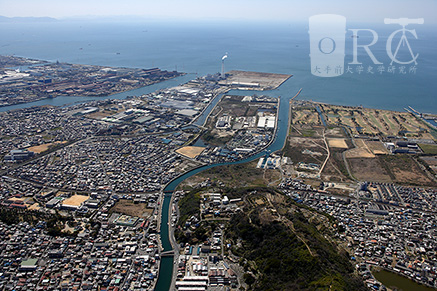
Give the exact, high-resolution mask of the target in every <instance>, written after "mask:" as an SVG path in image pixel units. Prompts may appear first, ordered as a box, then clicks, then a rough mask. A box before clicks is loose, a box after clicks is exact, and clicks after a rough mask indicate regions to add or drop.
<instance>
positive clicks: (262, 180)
mask: <svg viewBox="0 0 437 291" xmlns="http://www.w3.org/2000/svg"><path fill="white" fill-rule="evenodd" d="M257 163H258V160H256V161H253V162H250V163H245V164H238V165H227V166H220V167H214V168H211V169H209V170H206V171H204V172H202V173H199V174H197V175H194V176H192V177H190V178H188V179H187V180H185V181H184V182H183V183H182V184H181V186H180V187H182V188H186V187H193V186H195V185H197V184H198V183H200V182H202V181H204V180H206V179H211V180H212V181H221V182H223V183H225V184H226V185H227V186H229V187H247V186H266V185H268V184H269V183H271V182H275V181H277V180H278V179H279V178H280V177H281V174H280V173H279V170H264V169H257V168H256V165H257Z"/></svg>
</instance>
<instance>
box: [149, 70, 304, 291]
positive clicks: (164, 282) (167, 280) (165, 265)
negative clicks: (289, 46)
mask: <svg viewBox="0 0 437 291" xmlns="http://www.w3.org/2000/svg"><path fill="white" fill-rule="evenodd" d="M285 84H287V85H290V79H289V80H288V81H287V82H285V83H284V84H283V85H281V87H280V89H282V90H273V91H261V92H260V91H239V90H232V91H230V92H229V94H234V95H252V94H265V95H269V96H275V95H276V96H281V95H280V94H283V95H282V96H281V97H280V104H279V108H278V117H277V118H278V122H277V128H276V136H275V137H274V140H273V142H272V143H271V144H270V145H269V146H268V147H267V148H266V149H265V150H263V151H261V152H259V153H257V154H255V155H253V156H250V157H249V158H246V159H243V160H240V161H236V162H232V163H221V164H213V165H207V166H203V167H199V168H196V169H193V170H191V171H189V172H187V173H185V174H183V175H181V176H179V177H178V178H176V179H174V180H173V181H171V182H170V183H169V184H167V186H166V187H165V188H164V193H165V196H164V200H163V204H162V211H161V226H160V236H161V244H162V246H163V251H170V250H172V246H171V243H170V237H169V234H170V233H169V225H168V221H169V220H168V216H169V211H168V210H169V207H170V203H171V193H173V191H174V190H175V189H176V187H177V186H178V185H179V184H180V183H181V182H183V181H184V180H185V179H187V178H189V177H191V176H193V175H196V174H198V173H200V172H202V171H205V170H207V169H210V168H213V167H217V166H224V165H231V164H241V163H247V162H250V161H253V160H255V159H258V158H260V157H262V156H265V155H267V154H270V153H273V152H275V151H278V150H281V149H282V148H283V146H284V143H285V139H286V137H287V133H288V116H289V109H290V100H291V98H292V97H293V96H294V95H295V94H296V92H297V89H296V88H295V89H296V90H295V91H294V92H292V91H289V90H290V87H289V86H284V85H285ZM284 89H285V90H284ZM286 91H288V92H286ZM216 99H218V98H216ZM214 101H216V100H214ZM217 102H218V100H217V101H216V102H211V103H210V104H209V105H208V108H207V109H206V110H205V111H204V112H203V113H202V115H204V116H200V117H199V119H202V120H203V119H204V118H206V116H208V114H209V113H210V112H211V110H212V109H213V108H214V107H215V105H216V103H217ZM169 258H171V259H169ZM159 270H160V271H159V277H158V282H157V283H156V287H155V290H156V291H167V290H169V288H170V285H171V281H172V274H173V257H164V258H163V259H162V260H161V264H160V268H159Z"/></svg>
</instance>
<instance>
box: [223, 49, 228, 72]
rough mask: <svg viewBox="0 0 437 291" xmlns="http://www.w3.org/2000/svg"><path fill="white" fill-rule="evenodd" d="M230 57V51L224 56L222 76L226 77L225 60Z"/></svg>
mask: <svg viewBox="0 0 437 291" xmlns="http://www.w3.org/2000/svg"><path fill="white" fill-rule="evenodd" d="M227 58H228V53H226V54H225V55H224V56H223V57H222V78H224V77H225V60H226V59H227Z"/></svg>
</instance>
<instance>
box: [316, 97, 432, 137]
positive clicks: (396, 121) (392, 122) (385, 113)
mask: <svg viewBox="0 0 437 291" xmlns="http://www.w3.org/2000/svg"><path fill="white" fill-rule="evenodd" d="M320 107H321V108H322V109H323V112H324V115H325V117H326V121H327V123H328V124H331V125H336V124H342V125H345V126H346V127H348V128H349V130H350V131H351V133H352V134H353V135H356V134H360V133H363V134H369V135H377V134H382V135H384V136H389V135H394V136H396V135H405V136H407V137H417V138H426V139H432V138H433V137H432V135H431V134H430V133H429V129H428V128H427V126H426V125H424V124H423V123H422V122H421V121H420V120H418V119H417V118H416V117H415V116H413V115H412V114H410V113H408V112H396V111H389V110H379V109H371V108H361V107H350V106H337V105H327V104H321V105H320Z"/></svg>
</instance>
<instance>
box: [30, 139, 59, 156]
mask: <svg viewBox="0 0 437 291" xmlns="http://www.w3.org/2000/svg"><path fill="white" fill-rule="evenodd" d="M59 143H66V141H63V142H58V141H57V142H55V144H59ZM51 145H53V143H45V144H41V145H39V146H34V147H30V148H27V150H28V151H30V152H34V153H36V154H39V153H42V152H45V151H46V150H48V149H49V147H50V146H51Z"/></svg>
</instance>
